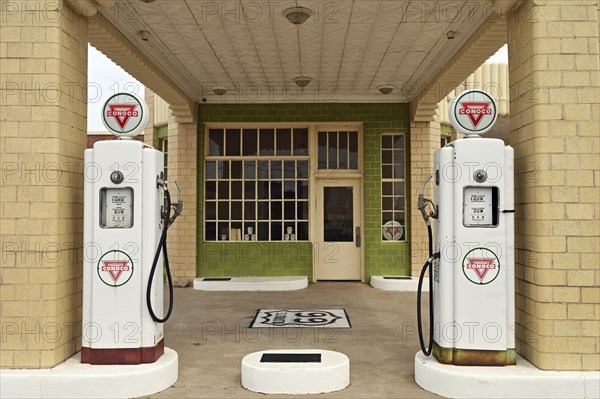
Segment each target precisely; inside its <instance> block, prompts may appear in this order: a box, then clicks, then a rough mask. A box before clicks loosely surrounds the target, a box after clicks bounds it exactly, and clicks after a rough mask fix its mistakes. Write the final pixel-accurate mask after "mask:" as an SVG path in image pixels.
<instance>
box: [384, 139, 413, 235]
mask: <svg viewBox="0 0 600 399" xmlns="http://www.w3.org/2000/svg"><path fill="white" fill-rule="evenodd" d="M386 136H391V137H394V136H402V137H403V148H402V151H403V153H404V178H403V179H400V178H396V177H392V178H384V177H383V170H382V169H383V165H384V163H383V150H384V147H383V139H384V137H386ZM407 138H408V135H407V133H406V132H405V131H399V132H385V133H381V135H380V138H379V156H380V162H379V173H380V181H379V184H380V190H381V191H380V192H381V202H380V212H379V220H380V228H379V231H380V240H381V242H383V243H406V242H408V223H409V221H408V212H407V202H408V201H407V197H408V195H409V193H408V186H407V181H408V179H407V173H408V170H407V167H408V162H407V158H406V156H407V150H406V148H407ZM393 149H394V147H392V148H391V150H393ZM386 165H389V164H387V163H386ZM391 165H392V171H393V170H394V165H395V164H394V158H393V156H392V163H391ZM384 183H392V184H394V183H402V184H403V185H404V196H403V197H404V206H403V209H402V213H403V214H404V224H403V225H402V228H403V236H404V237H403V238H402V239H400V240H386V239H384V238H383V226H384V223H383V213H384V212H390V211H389V210H384V208H383V200H384V194H383V184H384ZM395 196H396V195H395V194H394V192H393V189H392V195H391V196H386V197H385V198H392V201H393V198H394V197H395ZM391 212H392V215H393V214H394V212H395V211H394V210H393V208H392V210H391ZM392 220H395V219H393V218H392Z"/></svg>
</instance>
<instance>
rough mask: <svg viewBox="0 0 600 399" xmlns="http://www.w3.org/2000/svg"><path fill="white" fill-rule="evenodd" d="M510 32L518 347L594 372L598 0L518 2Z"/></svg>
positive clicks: (598, 260) (553, 363) (598, 332)
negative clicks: (519, 3) (518, 5)
mask: <svg viewBox="0 0 600 399" xmlns="http://www.w3.org/2000/svg"><path fill="white" fill-rule="evenodd" d="M508 37H509V41H508V46H509V47H508V48H509V68H510V73H509V75H510V93H511V98H510V124H511V137H510V142H511V145H513V146H514V148H515V185H516V187H515V208H516V215H515V224H516V237H515V239H516V243H515V244H516V277H517V281H516V290H517V298H516V304H517V305H516V306H517V350H518V352H519V353H520V354H521V355H522V356H523V357H525V358H527V359H528V360H529V361H531V362H532V363H533V364H535V365H536V366H537V367H539V368H542V369H548V370H598V369H599V358H600V354H599V351H600V339H599V336H600V324H599V319H600V288H599V283H600V270H599V266H598V265H599V264H600V257H599V255H598V252H599V250H600V243H599V233H600V231H599V229H600V223H599V222H598V218H599V217H600V208H599V187H598V186H599V184H600V164H599V162H600V161H599V141H600V138H599V131H600V127H599V123H598V121H599V118H600V116H599V114H600V113H599V109H598V107H599V106H598V103H599V100H600V99H599V97H598V90H599V87H598V74H599V69H598V2H597V1H595V0H594V1H559V0H554V1H537V0H536V1H532V0H527V1H523V2H522V3H521V5H520V7H519V8H518V9H516V10H515V11H514V12H513V14H512V15H510V16H509V17H508Z"/></svg>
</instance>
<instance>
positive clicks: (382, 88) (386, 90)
mask: <svg viewBox="0 0 600 399" xmlns="http://www.w3.org/2000/svg"><path fill="white" fill-rule="evenodd" d="M395 88H396V86H394V85H381V86H377V90H379V92H380V93H381V94H390V93H391V92H393V91H394V89H395Z"/></svg>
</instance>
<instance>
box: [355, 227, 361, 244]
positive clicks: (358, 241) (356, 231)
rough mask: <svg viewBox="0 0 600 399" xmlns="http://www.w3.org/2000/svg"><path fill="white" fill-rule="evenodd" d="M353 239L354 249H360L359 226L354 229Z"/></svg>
mask: <svg viewBox="0 0 600 399" xmlns="http://www.w3.org/2000/svg"><path fill="white" fill-rule="evenodd" d="M354 236H355V238H354V245H356V247H360V226H356V227H355V234H354Z"/></svg>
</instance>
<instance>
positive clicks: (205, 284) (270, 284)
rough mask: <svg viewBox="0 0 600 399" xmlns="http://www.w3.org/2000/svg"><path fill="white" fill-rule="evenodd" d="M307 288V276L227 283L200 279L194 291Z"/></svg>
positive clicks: (236, 278)
mask: <svg viewBox="0 0 600 399" xmlns="http://www.w3.org/2000/svg"><path fill="white" fill-rule="evenodd" d="M207 279H208V281H207ZM306 287H308V278H307V277H306V276H289V277H288V276H284V277H231V279H230V280H227V281H225V280H219V281H214V280H213V281H211V277H199V278H197V279H195V280H194V289H196V290H201V291H294V290H301V289H304V288H306Z"/></svg>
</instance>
